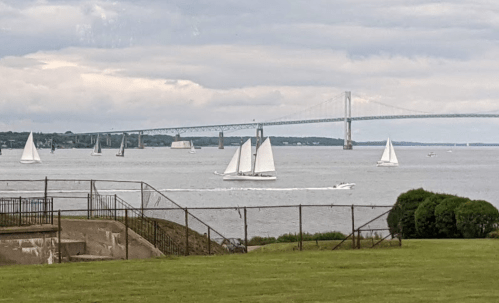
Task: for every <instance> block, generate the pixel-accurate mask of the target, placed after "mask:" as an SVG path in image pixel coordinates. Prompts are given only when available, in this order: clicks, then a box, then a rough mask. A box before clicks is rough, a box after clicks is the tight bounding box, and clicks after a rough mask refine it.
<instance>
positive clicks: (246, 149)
mask: <svg viewBox="0 0 499 303" xmlns="http://www.w3.org/2000/svg"><path fill="white" fill-rule="evenodd" d="M239 171H240V172H242V173H247V172H250V171H251V139H248V140H247V141H246V142H245V143H244V144H243V146H241V158H240V159H239Z"/></svg>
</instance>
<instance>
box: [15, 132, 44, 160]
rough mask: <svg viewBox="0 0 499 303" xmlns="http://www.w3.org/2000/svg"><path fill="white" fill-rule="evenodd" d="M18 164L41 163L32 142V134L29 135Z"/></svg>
mask: <svg viewBox="0 0 499 303" xmlns="http://www.w3.org/2000/svg"><path fill="white" fill-rule="evenodd" d="M20 162H21V163H22V164H34V163H42V160H41V159H40V156H39V155H38V152H37V151H36V147H35V143H34V142H33V132H31V133H30V134H29V137H28V140H27V141H26V145H25V146H24V151H23V155H22V157H21V161H20Z"/></svg>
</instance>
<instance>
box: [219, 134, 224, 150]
mask: <svg viewBox="0 0 499 303" xmlns="http://www.w3.org/2000/svg"><path fill="white" fill-rule="evenodd" d="M218 149H224V132H219V133H218Z"/></svg>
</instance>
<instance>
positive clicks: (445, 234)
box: [435, 197, 470, 238]
mask: <svg viewBox="0 0 499 303" xmlns="http://www.w3.org/2000/svg"><path fill="white" fill-rule="evenodd" d="M469 201H470V199H468V198H462V197H449V198H446V199H444V200H442V201H441V202H440V204H439V205H437V207H435V219H436V222H435V225H436V228H437V229H438V231H439V237H442V238H461V237H462V234H461V232H460V231H459V230H458V229H457V225H456V213H455V210H456V208H457V207H459V205H461V204H463V203H465V202H469Z"/></svg>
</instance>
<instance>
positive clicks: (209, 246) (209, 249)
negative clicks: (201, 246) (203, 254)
mask: <svg viewBox="0 0 499 303" xmlns="http://www.w3.org/2000/svg"><path fill="white" fill-rule="evenodd" d="M208 255H211V236H210V227H209V226H208Z"/></svg>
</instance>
